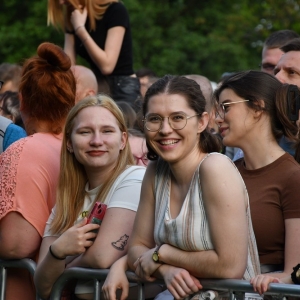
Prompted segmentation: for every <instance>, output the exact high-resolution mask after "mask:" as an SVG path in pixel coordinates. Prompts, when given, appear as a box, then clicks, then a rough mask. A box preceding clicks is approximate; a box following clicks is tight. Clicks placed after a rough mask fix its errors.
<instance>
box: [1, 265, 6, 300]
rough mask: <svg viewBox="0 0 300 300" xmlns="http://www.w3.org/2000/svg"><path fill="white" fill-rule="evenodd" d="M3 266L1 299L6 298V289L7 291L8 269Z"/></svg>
mask: <svg viewBox="0 0 300 300" xmlns="http://www.w3.org/2000/svg"><path fill="white" fill-rule="evenodd" d="M0 268H1V275H0V278H1V287H0V300H5V291H6V269H5V267H2V266H1V267H0Z"/></svg>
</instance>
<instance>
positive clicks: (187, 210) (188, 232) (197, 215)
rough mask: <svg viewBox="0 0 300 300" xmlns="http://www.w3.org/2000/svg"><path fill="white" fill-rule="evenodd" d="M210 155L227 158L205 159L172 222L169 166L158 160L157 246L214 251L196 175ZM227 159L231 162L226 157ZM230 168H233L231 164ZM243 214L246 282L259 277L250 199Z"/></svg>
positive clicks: (199, 183)
mask: <svg viewBox="0 0 300 300" xmlns="http://www.w3.org/2000/svg"><path fill="white" fill-rule="evenodd" d="M209 155H222V156H224V157H226V156H225V155H223V154H219V153H210V154H208V155H206V156H205V157H204V159H203V160H202V161H201V162H200V164H199V165H198V167H197V169H196V171H195V173H194V176H193V178H192V181H191V184H190V187H189V190H188V192H187V195H186V198H185V200H184V202H183V204H182V207H181V210H180V213H179V215H178V216H177V217H176V218H175V219H172V218H171V214H170V188H171V178H170V169H169V165H168V163H166V162H165V161H163V160H161V159H159V160H158V163H157V169H156V175H155V187H154V194H155V201H156V205H155V225H154V239H155V242H156V244H157V245H161V244H163V243H164V244H169V245H172V246H174V247H176V248H179V249H182V250H185V251H203V250H212V249H214V245H213V243H212V240H211V235H210V228H209V223H208V220H207V215H206V212H205V206H204V203H203V199H202V191H201V178H200V176H199V170H200V166H201V163H202V162H203V161H204V160H205V159H206V158H207V157H208V156H209ZM226 158H227V157H226ZM227 159H228V160H229V161H230V162H231V163H232V161H231V160H230V159H229V158H227ZM232 165H233V166H234V167H235V165H234V164H233V163H232ZM235 169H236V167H235ZM236 170H237V169H236ZM237 172H238V170H237ZM241 180H242V178H241ZM242 182H243V180H242ZM244 187H245V193H246V194H247V198H248V193H247V190H246V186H245V185H244ZM245 213H246V216H247V220H248V261H247V268H246V271H245V273H244V276H243V279H246V280H249V279H251V278H252V277H254V276H255V275H257V274H260V265H259V258H258V252H257V247H256V240H255V236H254V232H253V228H252V222H251V217H250V208H249V199H248V205H247V209H246V211H245ZM233 217H234V216H233Z"/></svg>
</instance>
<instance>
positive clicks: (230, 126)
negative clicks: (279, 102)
mask: <svg viewBox="0 0 300 300" xmlns="http://www.w3.org/2000/svg"><path fill="white" fill-rule="evenodd" d="M244 101H245V99H243V98H241V97H239V96H238V95H237V94H236V93H235V92H234V91H233V90H231V89H228V88H227V89H224V90H223V91H222V92H221V94H220V96H219V104H222V103H223V104H225V103H232V102H238V103H233V104H232V105H228V106H226V105H225V107H224V108H225V109H224V112H225V114H224V115H225V117H224V119H222V118H220V116H218V115H216V122H217V124H218V126H219V133H220V134H221V135H222V137H223V144H224V145H225V146H231V147H241V144H242V143H243V140H245V139H247V135H248V133H250V132H252V131H254V130H255V126H254V124H255V120H254V119H253V112H254V111H253V110H252V109H250V108H249V107H248V106H247V104H246V103H247V102H244Z"/></svg>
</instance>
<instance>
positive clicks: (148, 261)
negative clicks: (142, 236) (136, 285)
mask: <svg viewBox="0 0 300 300" xmlns="http://www.w3.org/2000/svg"><path fill="white" fill-rule="evenodd" d="M154 251H155V248H153V249H150V250H148V251H146V252H145V253H143V254H142V255H141V256H140V257H139V258H138V259H137V260H136V261H135V263H134V264H133V266H134V268H135V274H136V275H137V276H139V277H140V278H142V279H144V280H147V281H155V279H156V278H155V277H152V276H151V275H152V274H153V273H154V272H155V271H156V270H157V269H158V268H159V267H160V266H161V264H159V263H156V262H154V261H153V259H152V255H153V252H154Z"/></svg>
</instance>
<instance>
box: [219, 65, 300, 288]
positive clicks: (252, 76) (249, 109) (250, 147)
mask: <svg viewBox="0 0 300 300" xmlns="http://www.w3.org/2000/svg"><path fill="white" fill-rule="evenodd" d="M215 95H216V99H217V102H218V108H217V115H216V121H217V123H218V126H219V128H220V133H221V135H222V136H223V143H224V144H225V145H226V146H231V147H239V148H241V149H242V150H243V152H244V158H241V159H239V160H237V161H236V162H235V163H236V166H237V168H238V169H239V171H240V173H241V175H242V177H243V179H244V181H245V184H246V187H247V190H248V193H249V196H250V208H251V217H252V223H253V229H254V233H255V237H256V241H257V246H258V252H259V258H260V263H261V272H262V273H270V274H271V275H272V274H273V276H275V277H278V278H284V277H286V276H290V274H291V272H292V268H293V267H294V266H296V265H297V264H298V263H299V261H300V252H299V248H300V237H299V231H300V202H299V193H300V185H299V182H300V166H299V164H298V163H299V162H300V156H299V154H300V152H299V141H300V140H299V132H298V127H297V124H296V122H295V121H292V119H294V120H297V119H298V113H299V111H297V110H296V108H297V106H296V103H297V101H298V105H299V100H300V94H299V89H298V87H296V86H291V85H288V84H284V85H283V84H282V83H280V82H279V81H278V80H277V79H276V78H275V77H274V76H272V75H269V74H267V73H264V72H260V71H246V72H240V73H237V74H235V75H234V76H232V77H229V78H227V79H226V80H225V81H224V82H223V83H222V84H221V86H220V87H219V89H218V90H217V91H216V93H215ZM299 108H300V106H298V109H299ZM282 135H285V136H286V137H288V138H289V139H290V140H292V141H294V142H295V145H296V155H295V158H296V160H295V159H294V158H293V157H292V156H291V155H290V154H288V153H286V152H285V151H284V150H283V149H282V148H281V147H280V146H279V145H278V140H279V139H280V137H281V136H282ZM252 282H253V284H254V286H258V287H257V289H258V291H261V289H260V288H259V285H260V280H253V281H252Z"/></svg>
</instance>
